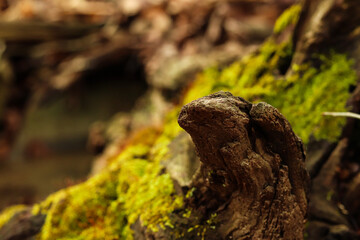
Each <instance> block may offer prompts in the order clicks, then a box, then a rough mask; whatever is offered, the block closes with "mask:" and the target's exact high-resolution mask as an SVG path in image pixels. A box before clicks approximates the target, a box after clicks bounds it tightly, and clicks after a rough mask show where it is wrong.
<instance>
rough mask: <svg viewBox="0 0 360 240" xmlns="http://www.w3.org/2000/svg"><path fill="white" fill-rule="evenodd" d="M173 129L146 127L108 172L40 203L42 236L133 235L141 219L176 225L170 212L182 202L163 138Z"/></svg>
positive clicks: (153, 223) (146, 222)
mask: <svg viewBox="0 0 360 240" xmlns="http://www.w3.org/2000/svg"><path fill="white" fill-rule="evenodd" d="M170 115H171V114H170ZM170 115H169V116H170ZM170 118H171V116H170ZM172 120H174V119H172ZM164 130H165V129H164ZM154 131H157V132H158V130H156V129H154ZM173 131H174V129H171V131H170V130H168V131H164V132H163V134H162V135H159V134H152V132H151V131H149V130H147V131H145V132H147V133H148V135H144V132H142V135H143V136H144V138H143V139H139V138H135V140H134V139H133V141H132V144H129V145H128V146H127V147H126V148H125V149H123V151H122V152H121V153H120V155H119V156H118V157H117V158H115V159H113V160H112V161H111V162H110V165H109V167H108V168H107V169H105V170H104V171H103V172H101V173H99V174H98V175H96V176H94V177H92V178H91V179H89V180H87V181H86V182H84V183H82V184H79V185H77V186H73V187H69V188H67V189H64V190H61V191H59V192H57V193H55V194H53V195H51V196H49V197H48V199H47V200H45V201H44V202H43V203H41V204H39V205H36V206H35V207H34V212H39V211H41V212H42V213H45V214H47V217H46V220H45V224H44V226H43V228H42V230H41V232H40V234H39V235H38V237H37V238H38V239H45V240H47V239H132V232H131V228H130V226H131V225H132V224H134V223H135V222H136V221H137V220H138V219H140V221H141V224H142V225H143V226H146V227H147V228H148V229H149V230H151V231H157V229H158V228H159V227H160V228H164V227H166V226H168V227H172V224H171V222H170V220H169V217H168V214H169V213H171V212H172V211H173V210H174V209H176V208H180V207H181V206H182V205H183V201H182V197H181V196H177V195H176V194H175V192H174V187H173V183H172V180H171V178H170V176H169V175H168V174H163V173H162V168H161V166H160V164H159V161H160V159H162V157H163V156H165V154H167V151H168V150H167V144H166V145H162V143H161V140H163V141H165V142H169V140H168V139H167V138H169V137H171V136H172V135H173V134H174V132H173ZM175 131H176V130H175ZM149 137H152V140H151V139H149ZM154 144H155V145H154ZM155 146H156V147H155Z"/></svg>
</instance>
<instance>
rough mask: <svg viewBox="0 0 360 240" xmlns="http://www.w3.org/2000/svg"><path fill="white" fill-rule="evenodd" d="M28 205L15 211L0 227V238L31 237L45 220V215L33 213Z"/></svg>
mask: <svg viewBox="0 0 360 240" xmlns="http://www.w3.org/2000/svg"><path fill="white" fill-rule="evenodd" d="M31 211H32V208H31V207H29V208H27V209H25V210H23V211H20V212H18V213H16V214H15V215H14V216H13V217H12V218H11V219H10V220H9V221H8V222H7V223H6V224H5V225H4V226H3V227H2V228H1V229H0V240H25V239H33V238H32V237H33V236H35V235H36V234H37V233H38V232H39V231H40V229H41V227H42V226H43V224H44V222H45V217H46V216H45V215H43V214H38V215H33V214H32V213H31Z"/></svg>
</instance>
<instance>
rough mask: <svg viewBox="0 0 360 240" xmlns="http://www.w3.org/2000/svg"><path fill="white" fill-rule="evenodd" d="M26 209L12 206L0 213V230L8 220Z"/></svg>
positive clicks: (20, 206) (23, 206)
mask: <svg viewBox="0 0 360 240" xmlns="http://www.w3.org/2000/svg"><path fill="white" fill-rule="evenodd" d="M25 208H26V206H25V205H14V206H11V207H8V208H6V209H5V210H4V211H2V212H1V213H0V228H1V227H2V226H3V225H4V224H5V223H6V222H7V221H9V220H10V218H12V217H13V216H14V215H15V214H16V213H18V212H20V211H22V210H24V209H25Z"/></svg>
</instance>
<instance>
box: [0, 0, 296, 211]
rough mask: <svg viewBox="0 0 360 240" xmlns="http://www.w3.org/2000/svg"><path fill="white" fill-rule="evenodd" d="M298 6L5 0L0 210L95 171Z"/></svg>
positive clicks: (0, 56) (257, 0) (268, 0)
mask: <svg viewBox="0 0 360 240" xmlns="http://www.w3.org/2000/svg"><path fill="white" fill-rule="evenodd" d="M293 2H294V1H293V0H223V1H221V0H218V1H216V0H203V1H198V0H97V1H96V0H94V1H91V0H89V1H86V0H67V1H63V0H0V210H1V209H3V208H4V207H6V206H8V205H12V204H31V203H34V202H36V201H39V200H41V199H43V198H44V197H46V196H47V195H48V194H50V193H52V192H54V191H56V190H58V189H60V188H63V187H65V186H69V185H73V184H76V183H79V182H81V181H84V180H85V179H86V178H87V177H88V176H89V175H91V174H95V173H96V172H98V171H100V170H101V168H102V166H103V165H104V164H105V163H104V161H105V160H104V159H106V158H107V157H108V156H111V155H112V154H114V152H116V151H119V149H121V146H122V145H123V144H125V143H126V139H127V138H128V137H129V136H130V135H131V132H133V131H135V130H139V129H142V128H144V127H145V126H147V125H149V124H151V125H157V124H159V125H160V124H161V121H162V118H163V115H164V113H165V112H166V111H167V110H168V109H170V108H171V106H173V105H174V104H176V102H178V100H179V97H180V96H181V93H182V92H183V91H184V90H185V89H186V87H187V86H188V85H189V84H191V81H192V80H193V79H194V77H195V76H196V74H197V73H198V72H200V71H201V70H203V69H205V68H207V67H211V66H215V65H216V66H225V65H227V64H229V63H230V62H232V61H234V60H236V59H239V58H241V57H242V56H244V55H246V54H249V53H250V52H252V51H254V50H255V49H256V47H257V46H258V45H259V44H260V43H261V42H262V41H263V40H264V39H265V38H266V37H267V36H269V35H270V34H271V32H272V27H273V24H274V22H275V20H276V18H277V17H278V16H279V15H280V14H281V12H282V11H283V10H284V9H286V8H287V7H289V6H290V5H291V4H292V3H293ZM109 145H112V146H114V147H109ZM105 146H108V147H107V148H106V151H105V152H104V149H105ZM106 156H107V157H106Z"/></svg>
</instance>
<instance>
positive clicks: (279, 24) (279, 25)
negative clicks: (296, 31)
mask: <svg viewBox="0 0 360 240" xmlns="http://www.w3.org/2000/svg"><path fill="white" fill-rule="evenodd" d="M300 12H301V5H300V4H294V5H293V6H291V7H290V8H288V9H286V10H285V11H284V12H283V13H282V14H281V16H280V17H279V18H278V19H277V20H276V22H275V26H274V33H280V32H282V31H283V30H284V29H285V28H287V27H288V26H289V25H291V24H293V25H295V24H296V22H297V21H298V19H299V16H300Z"/></svg>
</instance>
